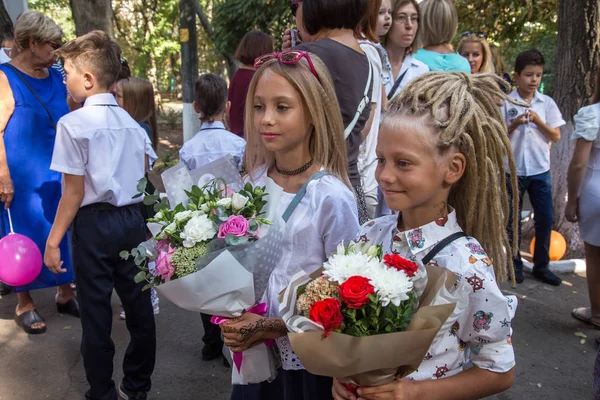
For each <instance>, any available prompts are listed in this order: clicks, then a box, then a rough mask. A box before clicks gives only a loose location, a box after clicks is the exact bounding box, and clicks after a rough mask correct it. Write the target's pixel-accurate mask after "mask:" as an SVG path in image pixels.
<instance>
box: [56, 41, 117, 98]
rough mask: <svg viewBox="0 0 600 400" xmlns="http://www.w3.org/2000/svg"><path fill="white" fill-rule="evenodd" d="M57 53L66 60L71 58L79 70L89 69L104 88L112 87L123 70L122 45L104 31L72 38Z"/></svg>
mask: <svg viewBox="0 0 600 400" xmlns="http://www.w3.org/2000/svg"><path fill="white" fill-rule="evenodd" d="M56 54H57V55H58V56H59V57H62V58H63V59H64V61H65V62H66V61H67V60H70V61H71V62H72V63H73V64H74V65H75V67H77V68H79V70H82V69H88V70H89V71H90V72H92V73H93V74H94V75H95V76H96V79H97V80H98V83H99V84H100V85H101V86H102V87H104V88H110V87H111V86H112V85H113V84H114V83H115V82H116V80H117V77H118V76H119V72H121V47H120V46H119V44H118V43H117V42H115V41H114V40H112V39H111V38H110V37H109V36H108V35H107V34H106V33H104V32H102V31H92V32H90V33H87V34H85V35H83V36H80V37H78V38H77V39H74V40H71V41H70V42H68V43H67V44H65V45H64V46H63V47H61V48H60V49H58V50H56Z"/></svg>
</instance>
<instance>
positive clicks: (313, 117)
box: [222, 50, 358, 400]
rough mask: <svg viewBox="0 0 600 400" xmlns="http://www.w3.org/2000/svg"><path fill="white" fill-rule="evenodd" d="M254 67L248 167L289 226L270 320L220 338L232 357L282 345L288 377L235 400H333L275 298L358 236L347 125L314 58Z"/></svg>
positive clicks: (240, 390)
mask: <svg viewBox="0 0 600 400" xmlns="http://www.w3.org/2000/svg"><path fill="white" fill-rule="evenodd" d="M255 66H256V67H258V70H257V71H256V73H255V75H254V78H253V79H252V82H251V84H250V88H249V90H248V98H247V100H246V113H245V115H246V126H245V132H246V135H247V139H248V143H247V146H246V155H245V167H246V171H247V172H248V174H249V177H250V179H251V180H252V181H254V182H255V183H257V184H264V183H265V182H266V181H269V180H270V181H273V182H274V183H275V184H276V185H278V186H280V187H281V188H282V189H283V194H282V197H281V198H280V200H279V202H278V204H277V208H278V212H280V214H281V215H282V216H283V218H284V219H287V224H286V226H285V231H284V234H283V249H282V251H281V254H282V257H281V259H280V261H279V263H278V265H277V267H276V268H275V270H274V271H273V273H272V274H271V277H270V278H269V283H268V286H267V289H266V293H265V294H264V301H265V302H266V303H267V304H268V307H269V309H268V313H267V316H266V317H262V316H259V315H256V314H252V313H245V314H244V315H242V316H241V317H240V318H237V319H235V320H230V321H229V322H228V323H225V324H223V325H222V330H223V333H224V341H225V345H227V346H228V347H229V348H230V349H231V350H232V351H234V352H240V351H243V350H246V349H248V348H250V347H253V346H254V345H256V344H258V343H262V342H263V341H264V340H266V339H276V342H277V346H278V348H279V351H280V354H281V362H282V370H281V371H280V373H279V376H278V378H277V379H276V380H275V381H274V382H271V383H267V382H262V383H259V384H254V385H234V388H233V393H232V396H231V398H232V399H245V400H248V399H260V400H269V399H277V400H281V399H285V400H294V399H325V398H331V384H332V380H331V378H327V377H322V376H315V375H312V374H309V373H308V372H306V370H304V367H303V365H302V363H301V362H300V360H298V357H297V356H296V355H295V354H294V353H293V351H292V348H291V345H290V343H289V340H288V338H287V328H286V326H285V323H284V322H283V320H282V319H281V318H280V315H279V302H278V300H277V297H278V296H279V293H280V292H281V291H282V290H283V289H284V288H285V287H286V286H287V285H288V284H289V282H290V279H291V277H292V276H293V275H294V274H296V273H298V272H300V271H305V272H307V273H312V272H314V271H315V270H316V269H317V268H319V267H320V266H321V265H322V264H323V262H324V261H325V260H326V258H327V257H328V256H329V255H330V254H331V253H332V252H334V251H335V249H336V247H337V245H338V244H340V243H341V242H342V241H348V240H351V239H353V238H354V237H355V235H356V232H357V231H358V211H357V207H356V201H355V199H354V195H353V193H352V190H351V185H350V181H349V179H348V174H347V161H346V151H345V149H346V148H345V142H344V133H343V132H344V125H343V122H342V118H341V113H340V108H339V106H338V102H337V99H336V94H335V90H334V87H333V82H332V80H331V76H330V75H329V72H328V71H327V68H326V67H325V65H324V64H323V62H322V61H321V60H320V59H319V58H318V57H317V56H315V55H314V54H310V53H307V52H303V51H294V50H292V51H288V52H284V53H277V54H270V55H267V56H263V57H261V58H259V59H258V60H257V61H256V63H255Z"/></svg>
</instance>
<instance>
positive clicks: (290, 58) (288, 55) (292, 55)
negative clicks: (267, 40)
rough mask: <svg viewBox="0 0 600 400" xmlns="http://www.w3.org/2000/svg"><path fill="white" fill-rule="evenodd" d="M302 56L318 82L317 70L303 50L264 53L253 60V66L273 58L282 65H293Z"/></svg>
mask: <svg viewBox="0 0 600 400" xmlns="http://www.w3.org/2000/svg"><path fill="white" fill-rule="evenodd" d="M303 58H306V61H307V62H308V67H309V68H310V72H312V74H313V75H314V76H315V78H317V80H318V81H319V83H320V82H321V80H320V79H319V75H318V74H317V70H316V69H315V66H314V65H313V62H312V60H311V59H310V56H309V55H308V53H307V52H305V51H299V50H290V51H284V52H283V53H271V54H265V55H264V56H261V57H258V58H257V59H256V60H254V68H256V69H258V68H260V67H261V66H262V65H263V64H264V63H266V62H267V61H270V60H273V59H277V60H279V63H281V64H283V65H294V64H298V63H299V62H300V60H302V59H303Z"/></svg>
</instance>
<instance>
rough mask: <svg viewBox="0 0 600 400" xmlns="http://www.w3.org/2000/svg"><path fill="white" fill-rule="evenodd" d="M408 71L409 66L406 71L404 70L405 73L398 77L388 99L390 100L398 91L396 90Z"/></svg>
mask: <svg viewBox="0 0 600 400" xmlns="http://www.w3.org/2000/svg"><path fill="white" fill-rule="evenodd" d="M409 68H410V67H409ZM407 72H408V68H406V71H404V73H403V74H402V75H400V76H399V77H398V79H396V83H394V86H393V87H392V90H390V92H389V93H388V95H387V99H388V100H391V99H392V97H394V93H396V90H397V89H398V86H400V84H401V83H402V81H403V80H404V76H405V75H406V73H407Z"/></svg>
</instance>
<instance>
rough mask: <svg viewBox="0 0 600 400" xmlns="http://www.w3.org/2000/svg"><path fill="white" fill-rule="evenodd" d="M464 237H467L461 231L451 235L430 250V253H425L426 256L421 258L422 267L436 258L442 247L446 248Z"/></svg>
mask: <svg viewBox="0 0 600 400" xmlns="http://www.w3.org/2000/svg"><path fill="white" fill-rule="evenodd" d="M466 236H467V234H466V233H464V232H463V231H460V232H456V233H453V234H452V235H450V236H448V237H447V238H445V239H443V240H442V241H440V242H439V243H438V244H436V245H435V247H434V248H433V249H431V251H430V252H429V253H427V255H426V256H425V257H423V260H422V261H423V265H427V264H429V262H430V261H431V260H433V259H434V257H435V256H437V255H438V253H439V252H440V251H442V249H443V248H444V247H446V246H448V245H449V244H450V243H452V242H454V241H455V240H456V239H460V238H461V237H466Z"/></svg>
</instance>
